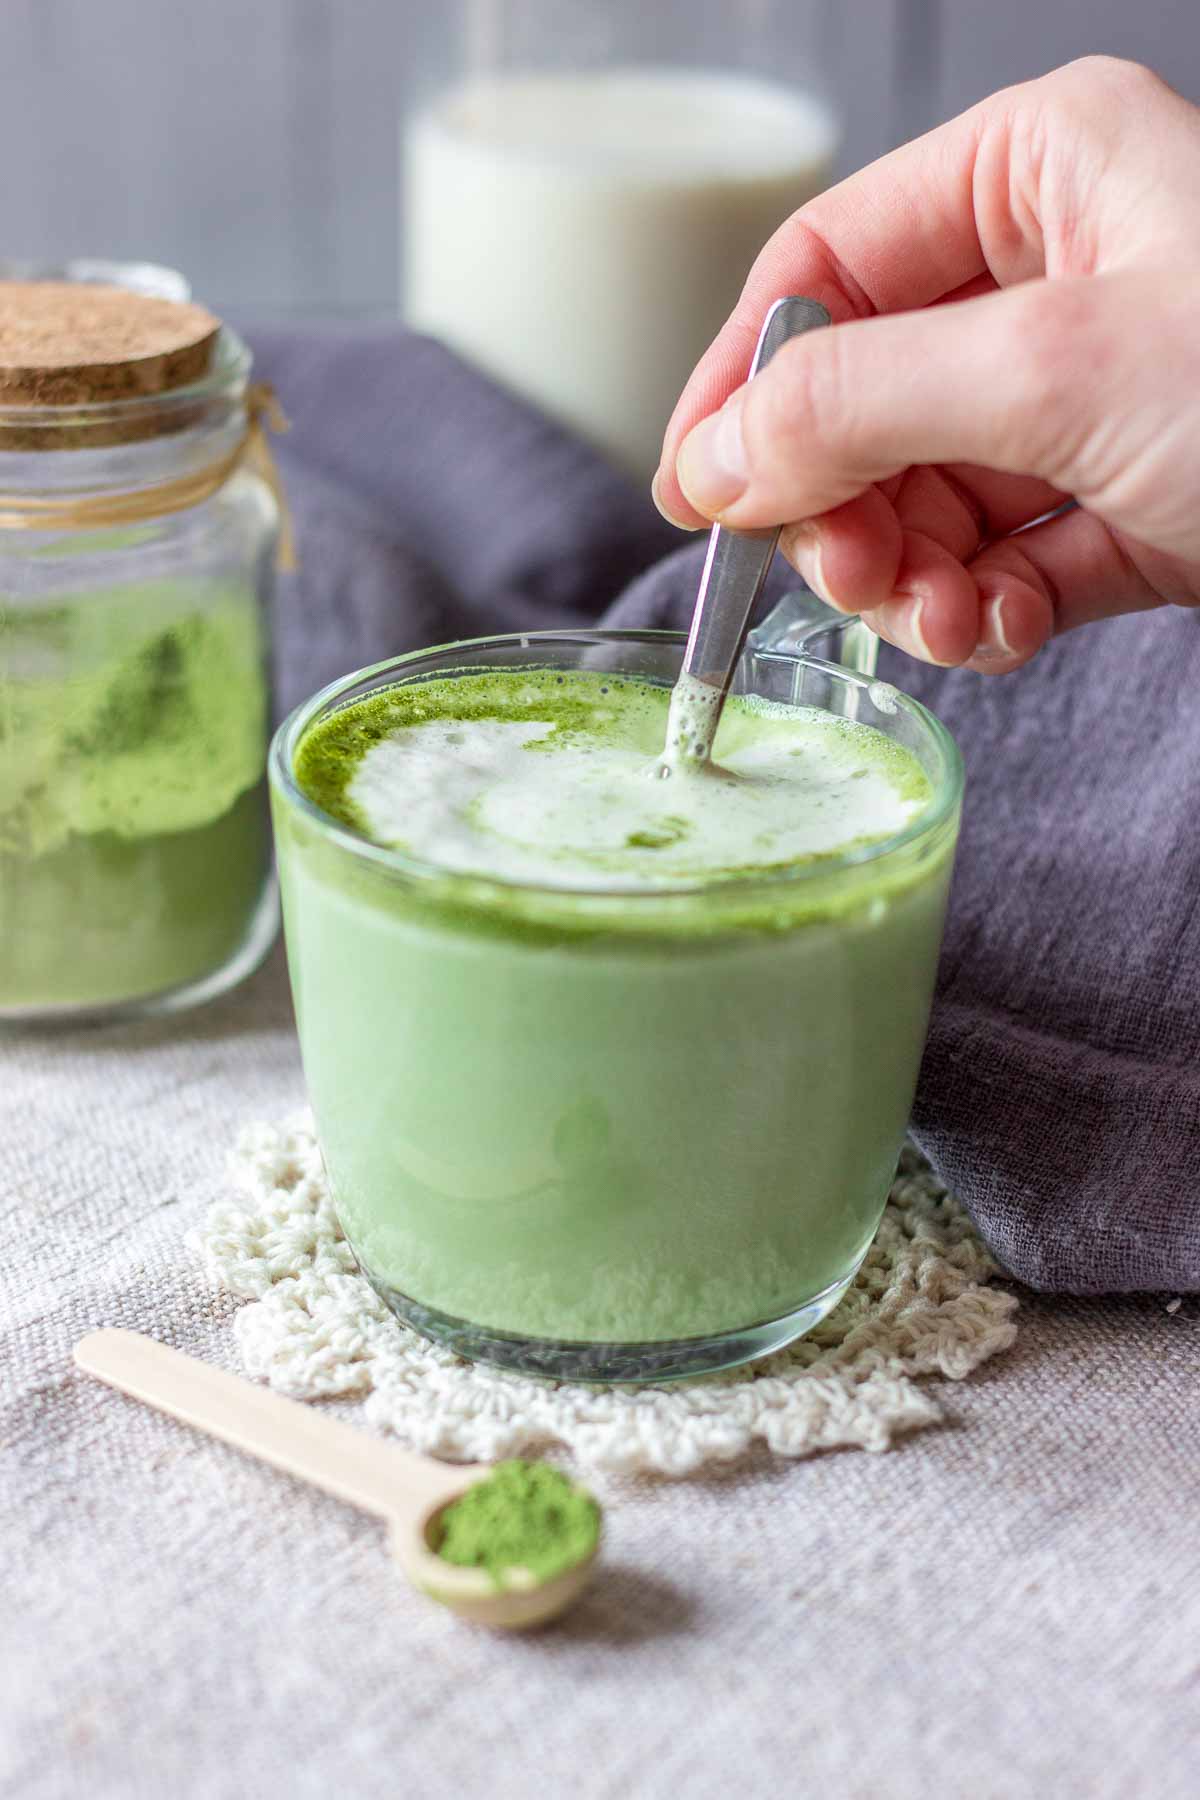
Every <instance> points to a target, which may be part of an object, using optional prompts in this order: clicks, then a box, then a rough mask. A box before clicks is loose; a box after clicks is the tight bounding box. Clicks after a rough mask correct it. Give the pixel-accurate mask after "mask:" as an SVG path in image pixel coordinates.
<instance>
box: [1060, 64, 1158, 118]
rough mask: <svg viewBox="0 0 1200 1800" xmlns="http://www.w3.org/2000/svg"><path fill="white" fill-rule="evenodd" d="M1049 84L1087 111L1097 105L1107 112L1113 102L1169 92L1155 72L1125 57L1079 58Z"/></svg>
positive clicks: (1127, 101)
mask: <svg viewBox="0 0 1200 1800" xmlns="http://www.w3.org/2000/svg"><path fill="white" fill-rule="evenodd" d="M1047 81H1048V83H1053V84H1054V85H1055V86H1057V87H1059V88H1061V90H1062V91H1063V92H1064V93H1066V94H1067V95H1069V96H1070V97H1071V98H1073V99H1075V100H1077V101H1079V102H1080V103H1081V104H1082V105H1083V106H1084V107H1085V108H1090V106H1095V105H1097V104H1099V105H1100V106H1102V107H1105V108H1107V107H1108V106H1109V105H1111V104H1112V103H1113V101H1121V102H1123V103H1126V104H1128V103H1132V102H1136V101H1138V100H1141V99H1144V98H1146V97H1149V96H1150V95H1152V94H1159V93H1163V92H1165V91H1166V83H1165V82H1164V81H1163V79H1162V77H1161V76H1160V75H1157V74H1156V73H1155V71H1154V70H1153V69H1152V68H1150V67H1149V66H1148V65H1147V64H1146V63H1141V62H1136V61H1134V60H1133V59H1132V58H1130V57H1124V56H1103V55H1099V54H1093V55H1090V56H1080V57H1077V58H1076V59H1075V61H1074V62H1069V63H1067V64H1066V65H1065V66H1064V67H1063V68H1061V69H1057V70H1055V72H1054V74H1053V75H1050V76H1048V77H1047Z"/></svg>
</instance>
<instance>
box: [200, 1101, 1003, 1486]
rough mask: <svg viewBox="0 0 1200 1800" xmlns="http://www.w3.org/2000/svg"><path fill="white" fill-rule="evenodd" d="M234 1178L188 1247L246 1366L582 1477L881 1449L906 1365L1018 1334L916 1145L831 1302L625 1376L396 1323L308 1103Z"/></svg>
mask: <svg viewBox="0 0 1200 1800" xmlns="http://www.w3.org/2000/svg"><path fill="white" fill-rule="evenodd" d="M229 1179H230V1192H229V1193H228V1195H226V1196H225V1197H224V1198H222V1199H221V1200H220V1201H218V1202H217V1204H216V1205H215V1206H214V1207H213V1208H212V1209H211V1211H210V1212H209V1215H208V1219H207V1220H206V1222H205V1227H204V1230H203V1232H202V1233H201V1234H200V1235H199V1237H198V1238H197V1240H196V1241H195V1247H196V1249H197V1251H198V1252H199V1253H200V1254H202V1255H203V1257H204V1260H205V1264H206V1266H207V1268H208V1272H209V1274H210V1276H211V1277H212V1278H213V1280H214V1281H215V1282H216V1284H217V1285H218V1286H220V1287H223V1288H226V1289H228V1291H229V1292H230V1293H232V1294H236V1295H238V1296H239V1297H240V1298H242V1299H248V1300H250V1301H251V1302H252V1304H251V1305H249V1306H244V1307H242V1308H241V1310H240V1311H239V1312H238V1314H237V1316H236V1319H235V1321H234V1332H235V1336H236V1337H237V1341H238V1347H239V1349H240V1350H241V1354H242V1361H243V1364H244V1366H245V1368H246V1370H247V1372H248V1373H249V1374H251V1375H254V1376H256V1377H258V1378H259V1379H261V1380H264V1381H267V1382H269V1383H270V1384H271V1386H272V1387H277V1388H279V1389H280V1390H281V1391H282V1392H283V1393H285V1394H290V1395H291V1396H293V1397H294V1398H295V1399H299V1400H317V1399H326V1398H329V1397H330V1396H338V1397H347V1396H350V1395H356V1396H359V1397H361V1398H362V1399H364V1400H365V1402H366V1405H365V1408H364V1412H365V1416H366V1418H367V1419H368V1420H369V1421H370V1423H371V1424H372V1425H375V1426H379V1427H381V1428H383V1429H384V1430H386V1431H390V1432H394V1433H395V1434H396V1435H397V1436H399V1437H400V1438H402V1439H403V1440H404V1442H405V1443H406V1444H408V1445H410V1446H411V1447H412V1448H413V1449H416V1450H422V1451H424V1452H425V1453H426V1454H428V1455H431V1456H445V1457H450V1458H452V1459H453V1460H454V1461H457V1462H496V1461H499V1459H500V1458H501V1457H505V1456H521V1455H526V1454H530V1455H532V1454H537V1453H540V1452H541V1451H543V1450H546V1449H565V1450H567V1451H569V1452H570V1453H571V1455H572V1457H573V1458H574V1459H575V1461H576V1463H577V1464H578V1465H579V1466H580V1467H581V1468H582V1470H583V1472H584V1473H585V1474H590V1473H591V1472H593V1471H596V1470H604V1471H607V1472H608V1473H611V1474H618V1475H673V1476H685V1475H695V1474H697V1473H698V1472H700V1471H701V1470H703V1469H704V1468H705V1467H706V1466H707V1465H709V1464H712V1463H730V1462H735V1461H737V1460H739V1459H740V1458H741V1457H743V1456H744V1455H745V1454H746V1452H747V1451H748V1450H751V1449H753V1448H754V1447H755V1446H756V1445H758V1444H765V1445H766V1446H767V1448H768V1449H770V1450H773V1451H774V1452H775V1454H776V1455H778V1456H813V1455H815V1454H816V1452H817V1451H818V1450H836V1449H844V1448H846V1447H848V1446H855V1447H857V1448H859V1449H864V1450H886V1449H888V1448H889V1446H890V1445H891V1444H892V1443H893V1442H894V1440H895V1439H896V1438H897V1437H900V1436H901V1435H903V1434H904V1433H905V1432H909V1431H919V1430H920V1429H921V1427H922V1426H925V1425H934V1424H936V1423H937V1422H938V1421H939V1420H940V1419H941V1417H942V1414H941V1411H940V1409H939V1407H938V1404H937V1401H936V1400H935V1399H934V1398H933V1396H932V1394H930V1393H929V1391H928V1390H927V1389H925V1388H922V1387H918V1385H917V1382H918V1380H919V1379H920V1378H921V1377H923V1376H928V1375H943V1376H949V1377H950V1378H951V1379H953V1380H961V1379H962V1377H963V1376H966V1375H969V1374H971V1373H972V1372H973V1371H974V1370H975V1369H977V1368H979V1367H980V1365H981V1364H982V1363H984V1362H986V1361H987V1360H988V1359H989V1358H990V1357H992V1356H995V1355H996V1354H997V1352H999V1351H1001V1350H1007V1349H1008V1348H1009V1346H1010V1345H1011V1344H1012V1342H1013V1340H1014V1339H1015V1337H1016V1334H1017V1332H1016V1325H1015V1324H1014V1322H1013V1319H1012V1314H1013V1312H1014V1310H1015V1308H1016V1301H1015V1299H1014V1298H1013V1296H1012V1295H1011V1294H1007V1293H1004V1292H1003V1291H1001V1290H999V1289H997V1288H994V1287H989V1286H988V1285H987V1284H988V1283H989V1282H990V1281H991V1279H992V1277H993V1275H994V1274H995V1273H996V1266H995V1263H994V1262H993V1260H992V1258H991V1257H990V1256H989V1255H988V1253H987V1251H986V1250H985V1249H984V1247H983V1245H982V1244H981V1242H980V1240H979V1238H978V1237H977V1236H976V1234H975V1232H974V1230H973V1229H972V1227H971V1224H970V1221H969V1220H968V1219H967V1217H966V1215H965V1213H963V1211H962V1210H961V1208H960V1207H959V1206H958V1204H957V1202H956V1201H955V1200H954V1199H953V1198H952V1197H951V1196H950V1195H949V1194H948V1193H947V1192H946V1190H945V1188H944V1187H943V1186H942V1184H941V1183H940V1182H939V1181H938V1179H937V1177H936V1176H935V1175H934V1174H933V1172H932V1170H931V1169H930V1168H929V1166H928V1164H926V1163H923V1162H922V1161H921V1159H920V1158H919V1157H918V1156H917V1154H916V1152H914V1151H911V1150H910V1151H907V1152H906V1153H905V1156H904V1158H903V1163H902V1167H901V1170H900V1172H899V1174H898V1177H897V1180H896V1182H895V1184H894V1186H893V1188H892V1192H891V1196H890V1198H889V1200H888V1204H887V1206H886V1208H885V1210H884V1215H883V1218H882V1220H881V1222H880V1226H879V1230H878V1232H877V1233H876V1236H875V1240H874V1242H873V1243H872V1245H871V1248H870V1249H869V1250H868V1252H867V1256H866V1260H865V1261H864V1263H863V1265H862V1268H861V1269H860V1270H859V1272H858V1275H857V1277H856V1279H855V1281H854V1284H853V1286H852V1287H851V1289H850V1291H849V1292H848V1293H847V1294H846V1295H845V1297H844V1298H843V1300H842V1302H841V1304H840V1305H839V1306H838V1307H837V1308H836V1309H835V1311H834V1312H833V1313H832V1314H831V1315H830V1317H829V1318H827V1319H823V1320H822V1321H821V1323H820V1324H819V1325H818V1326H817V1327H816V1328H815V1329H814V1330H813V1331H811V1332H809V1334H808V1335H807V1337H805V1338H803V1339H802V1340H801V1342H800V1343H798V1344H793V1345H790V1346H789V1347H788V1348H787V1349H786V1350H784V1351H782V1352H780V1353H779V1354H778V1355H776V1356H772V1357H768V1358H765V1359H764V1360H763V1361H761V1362H760V1363H758V1364H757V1365H756V1366H755V1367H753V1368H752V1369H744V1370H736V1371H732V1372H730V1373H729V1374H725V1375H719V1376H715V1377H712V1378H710V1379H709V1380H706V1381H679V1382H670V1383H667V1384H666V1385H664V1386H660V1387H653V1386H650V1385H647V1386H643V1387H639V1388H636V1389H633V1388H625V1389H622V1388H614V1387H597V1386H596V1385H594V1384H593V1385H590V1386H584V1385H581V1384H579V1383H572V1382H547V1381H528V1380H523V1379H521V1378H520V1377H518V1376H515V1375H509V1374H505V1373H503V1372H501V1371H499V1370H496V1369H488V1368H485V1367H483V1366H482V1365H478V1366H477V1365H473V1364H471V1363H468V1362H465V1361H464V1360H463V1359H462V1358H461V1357H459V1356H455V1355H454V1354H453V1353H452V1352H451V1351H448V1350H445V1349H442V1348H441V1347H440V1346H438V1345H436V1344H430V1343H427V1342H425V1341H424V1340H423V1339H422V1338H420V1337H418V1336H417V1334H416V1333H415V1332H413V1331H409V1330H408V1329H407V1328H406V1327H403V1326H401V1325H398V1324H397V1322H396V1320H395V1319H394V1317H393V1316H392V1314H391V1313H390V1312H389V1311H388V1308H387V1307H386V1306H385V1305H384V1303H383V1301H382V1300H381V1299H380V1297H379V1295H378V1294H377V1293H376V1292H375V1290H374V1288H373V1287H372V1286H371V1284H370V1282H369V1281H367V1279H366V1277H365V1276H363V1275H361V1274H360V1273H359V1271H358V1267H357V1265H356V1263H355V1260H354V1256H353V1253H352V1252H351V1249H350V1246H349V1245H348V1244H347V1243H346V1241H345V1239H344V1238H343V1237H342V1234H341V1231H340V1229H339V1227H338V1223H337V1217H336V1214H335V1212H334V1206H333V1198H332V1195H331V1194H330V1191H329V1183H328V1180H327V1178H326V1175H325V1169H324V1165H323V1163H322V1160H321V1152H320V1149H319V1147H318V1144H317V1140H316V1136H315V1134H314V1131H313V1125H312V1120H311V1118H309V1117H302V1118H299V1119H297V1120H295V1121H293V1122H292V1123H291V1124H289V1125H286V1126H282V1127H281V1126H275V1125H271V1124H259V1125H252V1126H247V1127H246V1128H245V1130H244V1131H243V1132H242V1133H241V1134H240V1136H239V1140H238V1143H237V1146H236V1148H235V1150H234V1151H233V1153H232V1154H231V1156H230V1158H229Z"/></svg>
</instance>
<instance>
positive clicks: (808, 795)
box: [345, 678, 929, 889]
mask: <svg viewBox="0 0 1200 1800" xmlns="http://www.w3.org/2000/svg"><path fill="white" fill-rule="evenodd" d="M583 679H584V680H586V678H583ZM453 685H457V684H453ZM467 685H469V678H468V680H467ZM571 686H572V690H573V691H575V692H577V691H578V688H577V684H576V683H574V682H573V683H572V684H571ZM592 691H593V692H594V693H597V694H598V693H600V692H604V693H609V699H608V701H607V703H604V702H599V701H598V703H597V704H596V705H595V706H594V707H593V708H592V709H591V713H590V722H589V723H588V724H585V725H584V726H583V727H580V726H579V724H578V721H577V720H576V721H574V722H573V724H572V725H571V726H570V727H569V728H568V727H565V726H564V725H563V723H562V722H561V720H560V721H556V719H555V716H554V715H555V708H554V705H553V702H552V701H551V702H550V703H549V704H547V706H546V709H545V711H546V716H545V718H542V719H539V718H533V719H529V718H519V719H511V718H504V717H503V716H499V717H471V718H467V719H459V718H453V717H446V716H433V717H425V718H423V719H418V720H416V721H415V722H413V723H411V724H404V725H401V726H400V727H399V728H397V729H395V730H393V731H391V732H390V733H389V734H388V735H386V736H384V737H382V738H381V739H380V740H379V741H378V742H375V743H373V744H371V745H370V746H369V747H368V748H367V749H366V751H365V753H364V754H363V755H362V757H361V760H360V761H359V762H358V764H357V766H356V767H355V768H354V770H353V772H352V774H351V777H350V779H349V781H348V782H347V785H346V788H345V798H346V800H347V802H348V803H349V804H350V806H351V807H352V808H353V810H354V812H355V814H356V815H357V817H358V819H359V820H360V822H361V824H362V827H363V828H364V829H365V831H366V833H367V835H369V836H370V837H371V838H372V839H374V840H375V841H376V842H377V843H380V844H384V845H387V846H390V847H393V848H397V849H403V850H406V851H408V852H409V853H410V854H413V855H415V856H418V857H420V858H421V859H422V860H425V861H428V862H430V863H433V864H435V865H436V866H438V867H439V868H442V869H447V870H452V871H456V872H462V873H470V874H476V875H485V876H492V877H495V878H498V879H500V880H503V881H509V882H519V883H528V884H533V885H537V886H546V887H555V888H566V889H606V888H622V889H628V888H647V889H653V888H658V887H663V886H671V885H688V884H690V883H693V882H696V881H705V880H719V879H721V878H722V877H728V876H734V875H744V874H750V873H753V872H755V871H760V870H769V869H778V868H780V867H786V866H789V865H794V864H798V863H804V862H806V861H810V860H811V859H813V858H816V857H827V856H829V855H831V854H835V853H837V852H839V851H845V850H846V849H848V848H850V847H851V846H858V845H862V844H869V843H871V842H872V841H877V840H879V839H882V838H886V837H890V836H891V835H893V834H894V833H896V832H898V831H900V830H902V829H903V827H904V826H905V825H906V824H908V822H909V821H910V820H911V819H913V818H914V817H915V816H916V815H917V814H918V813H919V812H920V811H921V810H922V809H923V807H924V806H925V805H926V803H927V801H928V798H929V785H928V782H927V781H926V779H925V776H924V774H923V772H922V770H921V769H920V767H919V765H918V764H917V762H916V761H915V759H914V758H913V757H912V756H910V755H909V754H908V753H907V752H906V751H904V750H903V749H901V748H900V747H899V746H897V745H895V744H893V743H892V742H891V741H890V740H889V739H887V738H885V737H884V736H883V734H882V733H880V732H878V731H875V730H874V729H873V728H871V727H869V726H863V725H855V724H852V723H850V722H848V721H846V720H842V719H835V718H832V717H830V715H828V714H826V713H822V712H820V711H817V710H815V709H811V708H799V707H784V706H779V705H774V704H771V703H768V702H763V701H757V700H753V699H744V698H734V699H732V700H731V701H730V702H729V703H728V705H727V707H726V710H725V715H724V717H723V719H722V724H721V729H720V731H719V733H718V736H717V742H716V746H715V753H714V763H713V764H712V765H709V766H707V767H705V768H704V769H702V770H698V771H688V772H687V773H686V774H676V775H674V776H672V777H670V778H668V779H661V778H660V774H659V763H660V760H661V755H660V756H659V757H656V756H655V755H654V754H653V752H652V751H650V752H648V748H647V740H649V743H651V744H652V743H653V742H654V731H655V728H656V726H657V730H658V731H659V732H661V729H662V720H663V717H664V714H665V710H666V698H667V697H666V695H665V694H664V693H662V691H661V690H653V689H649V688H646V687H642V686H641V685H640V684H631V683H626V684H623V690H622V693H621V695H619V696H618V695H615V694H611V693H610V692H609V690H608V689H603V690H601V689H593V690H592ZM529 697H530V696H529V690H526V693H525V696H524V698H525V700H526V703H527V704H528V700H529ZM535 698H536V694H535ZM648 702H649V703H650V704H647V703H648ZM464 710H467V709H465V708H464ZM625 726H627V727H628V729H623V727H625ZM659 741H660V742H661V738H660V739H659Z"/></svg>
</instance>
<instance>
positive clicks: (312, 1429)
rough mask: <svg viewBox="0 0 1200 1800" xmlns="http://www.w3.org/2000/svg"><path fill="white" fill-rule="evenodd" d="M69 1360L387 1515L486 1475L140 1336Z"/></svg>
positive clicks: (99, 1339)
mask: <svg viewBox="0 0 1200 1800" xmlns="http://www.w3.org/2000/svg"><path fill="white" fill-rule="evenodd" d="M75 1361H76V1363H77V1364H78V1365H79V1367H80V1368H81V1369H83V1370H85V1371H86V1373H87V1374H89V1375H95V1376H97V1377H98V1378H99V1379H100V1380H101V1381H106V1382H107V1383H108V1384H109V1386H110V1387H115V1388H120V1389H121V1391H122V1393H125V1394H131V1395H132V1396H133V1398H134V1399H135V1400H144V1401H146V1403H147V1404H148V1405H150V1406H155V1407H157V1408H158V1410H159V1411H160V1412H165V1413H170V1414H171V1416H172V1417H173V1418H176V1419H182V1420H183V1422H184V1424H185V1425H195V1426H196V1427H198V1429H199V1430H201V1431H206V1432H208V1434H209V1436H210V1437H216V1438H221V1439H223V1440H224V1442H225V1443H227V1444H233V1445H234V1446H235V1447H236V1448H237V1449H238V1450H245V1451H247V1452H248V1453H249V1454H250V1455H251V1456H257V1457H258V1458H259V1459H260V1461H262V1462H267V1463H271V1464H272V1465H273V1467H275V1468H277V1469H283V1470H284V1471H285V1472H286V1473H287V1474H289V1475H298V1476H299V1477H300V1479H301V1480H302V1481H311V1482H312V1483H313V1484H314V1485H315V1486H316V1487H319V1488H324V1489H325V1491H326V1493H329V1494H336V1496H337V1498H338V1499H339V1500H348V1501H349V1502H350V1504H351V1505H352V1506H359V1507H362V1508H364V1509H365V1511H367V1512H372V1513H378V1514H379V1515H380V1516H381V1517H383V1518H387V1519H394V1518H396V1517H397V1515H401V1514H407V1513H409V1512H410V1511H411V1512H412V1513H413V1514H419V1513H422V1512H424V1511H425V1510H427V1509H428V1508H429V1507H430V1506H431V1505H434V1504H436V1503H437V1502H438V1501H439V1500H442V1499H448V1498H450V1497H451V1496H452V1495H453V1494H456V1493H460V1492H461V1491H462V1489H463V1488H464V1487H465V1486H466V1485H467V1483H468V1482H469V1481H470V1480H471V1479H472V1478H473V1477H474V1476H475V1474H476V1473H477V1472H479V1473H482V1471H476V1470H475V1469H474V1468H473V1467H465V1466H463V1465H461V1464H455V1465H450V1464H444V1463H437V1462H434V1461H433V1460H432V1459H430V1458H427V1457H423V1456H416V1455H414V1454H413V1453H412V1452H411V1451H407V1450H400V1449H397V1448H396V1447H395V1446H394V1445H392V1444H381V1443H380V1442H379V1441H378V1439H376V1438H371V1437H367V1436H366V1434H365V1433H363V1432H361V1431H355V1430H354V1429H353V1428H352V1427H351V1426H349V1425H343V1424H342V1423H341V1422H340V1421H339V1420H337V1419H332V1418H328V1417H326V1416H325V1415H323V1414H322V1413H320V1412H319V1411H317V1410H315V1409H314V1408H313V1407H311V1406H301V1405H300V1404H299V1403H298V1402H297V1401H295V1400H285V1399H284V1398H283V1396H282V1395H281V1394H274V1393H272V1392H271V1390H270V1388H264V1387H258V1386H257V1385H256V1384H255V1383H253V1382H250V1381H243V1380H242V1379H241V1378H240V1376H237V1375H230V1374H228V1373H227V1372H226V1371H225V1370H224V1369H214V1368H212V1367H211V1365H210V1364H208V1363H203V1362H199V1361H197V1359H196V1358H195V1357H192V1356H185V1355H184V1354H183V1353H182V1351H179V1350H172V1349H170V1348H169V1347H168V1346H167V1345H166V1344H159V1343H156V1342H155V1340H154V1339H153V1338H148V1337H143V1336H142V1334H141V1333H140V1332H137V1331H120V1330H117V1329H115V1328H110V1329H107V1330H104V1331H93V1332H90V1333H89V1334H88V1336H87V1337H85V1338H82V1339H81V1340H80V1342H79V1343H78V1344H76V1346H75Z"/></svg>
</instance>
